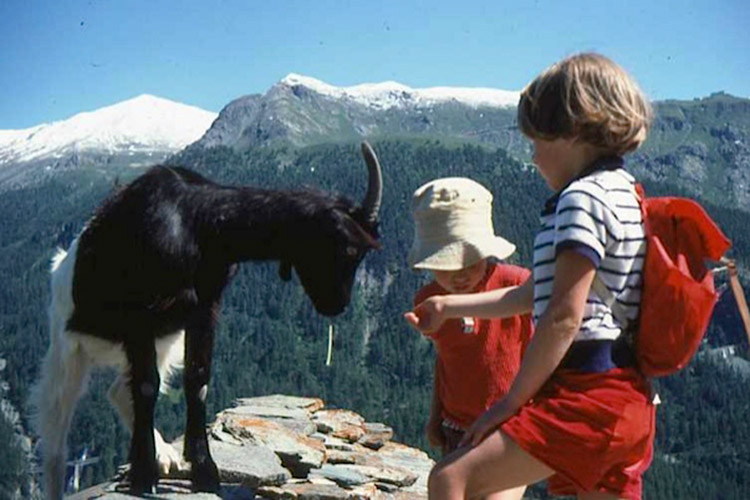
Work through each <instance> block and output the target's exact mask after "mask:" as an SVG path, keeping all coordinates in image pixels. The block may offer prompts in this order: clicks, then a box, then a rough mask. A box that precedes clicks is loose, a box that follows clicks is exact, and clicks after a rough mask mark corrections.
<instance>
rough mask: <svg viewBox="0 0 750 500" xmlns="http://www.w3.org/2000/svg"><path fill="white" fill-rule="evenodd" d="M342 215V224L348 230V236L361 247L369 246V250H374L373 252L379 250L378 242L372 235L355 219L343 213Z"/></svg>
mask: <svg viewBox="0 0 750 500" xmlns="http://www.w3.org/2000/svg"><path fill="white" fill-rule="evenodd" d="M342 215H343V220H342V224H343V225H344V226H345V227H346V228H347V229H348V231H349V234H350V235H352V236H353V237H355V238H356V239H357V243H358V244H359V245H361V246H363V247H364V246H369V247H370V248H374V249H375V250H380V248H381V244H380V242H379V241H378V240H377V239H375V237H374V236H373V235H371V234H370V233H369V232H367V231H366V230H365V229H364V228H363V227H362V225H361V224H360V223H359V221H358V220H357V219H356V218H355V217H352V216H350V215H348V214H344V213H342Z"/></svg>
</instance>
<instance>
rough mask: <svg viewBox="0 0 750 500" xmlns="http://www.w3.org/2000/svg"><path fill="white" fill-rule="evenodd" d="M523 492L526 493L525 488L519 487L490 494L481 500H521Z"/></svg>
mask: <svg viewBox="0 0 750 500" xmlns="http://www.w3.org/2000/svg"><path fill="white" fill-rule="evenodd" d="M524 491H526V486H519V487H518V488H513V489H510V490H505V491H499V492H497V493H491V494H489V495H487V496H485V497H484V499H483V500H521V499H522V498H523V492H524Z"/></svg>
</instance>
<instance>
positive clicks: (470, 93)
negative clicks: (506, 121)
mask: <svg viewBox="0 0 750 500" xmlns="http://www.w3.org/2000/svg"><path fill="white" fill-rule="evenodd" d="M280 84H282V85H286V86H289V87H295V86H303V87H306V88H308V89H310V90H313V91H315V92H317V93H318V94H321V95H325V96H329V97H331V98H334V99H343V100H350V101H352V102H355V103H358V104H362V105H364V106H368V107H371V108H374V109H390V108H398V107H401V108H405V107H410V106H411V107H422V108H425V107H430V106H434V105H435V104H442V103H446V102H458V103H461V104H466V105H468V106H471V107H474V108H477V107H480V106H490V107H500V108H508V107H515V106H516V104H518V98H519V96H520V92H516V91H510V90H500V89H490V88H468V87H429V88H424V89H414V88H411V87H407V86H406V85H403V84H401V83H398V82H382V83H364V84H361V85H355V86H352V87H335V86H333V85H329V84H327V83H325V82H322V81H320V80H316V79H315V78H311V77H309V76H302V75H298V74H296V73H290V74H289V75H287V76H286V77H285V78H284V79H282V80H281V82H280Z"/></svg>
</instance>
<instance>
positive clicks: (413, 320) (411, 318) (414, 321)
mask: <svg viewBox="0 0 750 500" xmlns="http://www.w3.org/2000/svg"><path fill="white" fill-rule="evenodd" d="M404 319H405V320H406V322H407V323H409V324H410V325H411V326H413V327H414V328H419V316H417V315H416V314H414V313H413V312H411V311H409V312H407V313H404Z"/></svg>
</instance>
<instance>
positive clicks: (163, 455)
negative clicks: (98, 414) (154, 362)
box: [107, 373, 182, 476]
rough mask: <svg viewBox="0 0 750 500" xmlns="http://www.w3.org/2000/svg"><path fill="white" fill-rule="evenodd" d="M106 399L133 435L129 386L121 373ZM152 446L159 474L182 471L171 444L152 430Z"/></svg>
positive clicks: (131, 402) (180, 459)
mask: <svg viewBox="0 0 750 500" xmlns="http://www.w3.org/2000/svg"><path fill="white" fill-rule="evenodd" d="M107 398H108V399H109V402H110V403H111V404H112V406H113V407H114V408H115V409H116V410H117V413H118V415H120V420H122V423H123V424H124V425H125V427H126V428H127V429H128V431H129V432H130V434H131V435H132V434H133V401H132V396H131V392H130V384H129V382H128V377H127V375H126V374H124V373H121V374H119V375H118V376H117V378H116V379H115V381H114V382H113V383H112V385H111V386H110V388H109V391H107ZM154 444H155V447H156V463H157V464H158V465H159V472H160V473H161V475H162V476H167V475H168V474H169V473H170V472H171V471H173V470H181V469H182V458H181V456H180V454H179V453H178V452H177V450H175V449H174V448H173V447H172V445H171V444H169V443H167V442H166V441H164V438H162V436H161V434H160V433H159V431H158V430H156V428H154Z"/></svg>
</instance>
